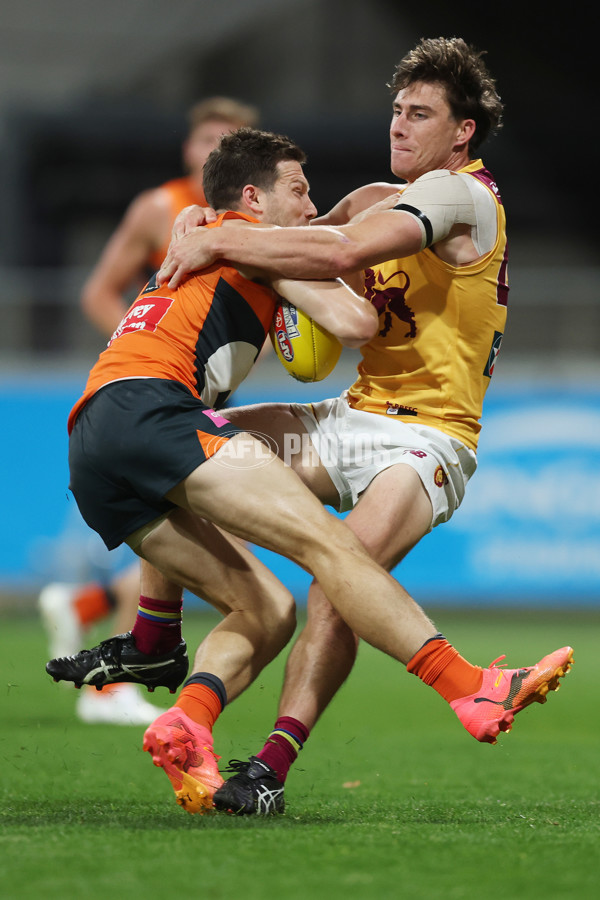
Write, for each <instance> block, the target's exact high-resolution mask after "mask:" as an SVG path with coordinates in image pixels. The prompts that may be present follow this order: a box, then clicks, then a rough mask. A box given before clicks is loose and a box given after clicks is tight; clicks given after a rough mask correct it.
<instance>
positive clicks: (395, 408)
mask: <svg viewBox="0 0 600 900" xmlns="http://www.w3.org/2000/svg"><path fill="white" fill-rule="evenodd" d="M460 171H461V172H464V173H468V174H469V175H471V176H472V177H473V178H477V179H478V180H479V181H480V182H481V183H482V184H483V185H484V186H485V187H486V188H487V190H489V191H490V192H491V194H492V196H493V198H494V202H495V209H496V221H497V232H496V242H495V244H494V246H493V247H492V249H491V250H490V251H489V252H488V253H486V254H485V255H484V256H482V257H481V259H479V260H477V262H474V263H471V264H468V265H463V266H451V265H449V264H448V263H446V262H443V261H442V260H441V259H440V258H439V257H438V256H436V254H435V252H434V251H433V250H431V249H425V250H422V251H421V252H420V253H417V254H415V255H414V256H410V257H406V258H404V259H395V260H389V261H387V262H385V263H383V264H382V265H378V266H375V267H373V268H372V269H367V271H366V277H365V292H366V296H367V297H368V298H369V299H370V300H371V302H372V303H373V304H374V306H375V307H376V309H377V311H378V313H379V333H378V334H377V335H376V336H375V337H374V338H373V340H371V341H369V343H368V344H366V345H364V346H363V347H361V353H362V356H363V359H362V362H361V363H360V364H359V366H358V379H357V381H356V382H355V384H354V385H353V386H352V387H351V388H350V390H349V392H348V402H349V404H350V406H351V407H353V408H354V409H361V410H366V411H368V412H374V413H380V414H381V415H387V416H395V417H397V418H398V419H401V420H402V421H404V422H409V423H411V422H412V423H415V424H420V425H429V426H432V427H434V428H438V429H439V430H440V431H443V432H445V433H446V434H448V435H450V436H451V437H455V438H458V439H459V440H460V441H462V442H463V443H464V444H466V445H467V446H468V447H470V448H472V449H473V450H475V449H476V448H477V439H478V436H479V431H480V428H481V426H480V423H479V420H480V418H481V413H482V407H483V398H484V395H485V392H486V390H487V387H488V384H489V382H490V378H491V376H492V372H493V369H494V363H495V359H496V356H497V354H498V352H499V349H500V343H501V341H502V336H503V333H504V327H505V322H506V307H507V295H508V283H507V245H506V220H505V215H504V209H503V206H502V201H501V199H500V196H499V194H498V190H497V188H496V185H495V183H494V181H493V180H492V177H491V175H490V173H489V172H488V171H487V170H486V169H485V168H484V167H483V164H482V162H481V160H475V161H473V162H471V163H470V164H469V165H468V166H466V167H465V168H464V169H461V170H460Z"/></svg>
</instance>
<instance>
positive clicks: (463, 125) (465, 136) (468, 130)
mask: <svg viewBox="0 0 600 900" xmlns="http://www.w3.org/2000/svg"><path fill="white" fill-rule="evenodd" d="M476 128H477V125H476V123H475V120H474V119H463V120H462V121H461V122H459V125H458V133H457V135H456V147H457V148H458V147H464V146H465V144H468V143H469V141H470V140H471V138H472V137H473V135H474V134H475V130H476Z"/></svg>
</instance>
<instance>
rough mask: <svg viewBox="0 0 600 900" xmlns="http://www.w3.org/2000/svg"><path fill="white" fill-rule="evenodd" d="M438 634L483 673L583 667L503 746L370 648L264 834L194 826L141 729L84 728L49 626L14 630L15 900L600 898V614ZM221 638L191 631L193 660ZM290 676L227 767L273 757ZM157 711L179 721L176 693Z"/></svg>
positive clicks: (8, 679) (223, 740) (250, 697)
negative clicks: (259, 754)
mask: <svg viewBox="0 0 600 900" xmlns="http://www.w3.org/2000/svg"><path fill="white" fill-rule="evenodd" d="M436 621H437V624H438V626H439V627H440V628H441V630H443V631H444V632H445V634H446V635H447V637H448V638H449V639H450V640H451V641H453V643H455V645H456V646H457V647H458V648H459V649H460V650H461V651H462V652H463V653H464V654H465V655H467V656H468V657H469V658H470V659H471V660H472V661H473V662H478V663H480V664H482V665H487V664H489V663H490V662H491V661H492V659H494V658H495V657H497V656H498V655H499V654H501V653H503V652H506V653H507V655H508V659H507V663H508V665H509V666H515V665H526V664H531V663H533V662H535V661H536V660H537V659H538V658H540V657H541V656H542V655H544V654H545V653H547V652H549V651H550V650H553V649H555V648H556V647H559V646H562V645H564V644H566V643H570V644H572V645H573V646H574V648H575V659H576V665H575V666H574V667H573V670H572V671H571V673H570V674H569V675H568V676H567V678H566V679H565V680H564V681H563V687H562V689H561V690H560V692H559V693H558V694H552V695H550V698H549V701H548V703H547V704H546V705H544V706H539V705H538V704H534V705H533V706H532V707H530V708H529V709H527V710H525V711H524V712H523V713H521V714H520V715H519V716H518V718H517V719H516V722H515V727H514V729H513V731H512V733H511V734H508V735H502V736H501V738H500V742H499V744H498V745H497V746H495V747H492V746H489V745H482V744H478V743H477V742H476V741H474V740H473V738H471V737H470V736H469V735H468V734H467V732H466V731H464V730H463V729H462V727H461V726H460V724H459V722H458V720H457V719H456V717H455V716H454V714H453V713H452V711H451V710H450V709H449V707H448V706H447V705H446V704H445V703H444V702H443V701H442V700H441V699H440V698H439V697H438V696H437V694H435V693H434V692H433V691H432V690H430V689H429V688H427V687H425V686H424V685H422V684H421V683H420V682H419V681H418V680H417V679H416V678H414V677H412V676H409V675H407V674H406V672H405V671H404V669H403V667H401V666H400V665H399V664H397V663H394V662H393V661H392V660H390V659H388V658H386V657H384V656H382V655H381V654H379V653H377V652H376V651H374V650H373V649H372V648H370V647H367V646H363V647H362V650H361V653H360V657H359V660H358V663H357V666H356V668H355V670H354V672H353V674H352V676H351V678H350V680H349V681H348V683H347V685H346V686H345V687H344V689H343V690H342V692H341V693H340V694H339V696H338V697H337V698H336V700H335V702H334V704H333V705H332V707H331V708H330V709H329V710H328V712H327V713H326V715H325V716H324V717H323V720H322V721H321V722H320V723H319V724H318V725H317V727H316V728H315V730H314V732H313V734H312V736H311V739H310V741H309V742H308V743H307V746H306V748H305V750H304V751H303V753H302V755H301V758H300V759H299V760H298V763H297V764H296V767H295V769H294V770H293V771H292V773H291V774H290V777H289V779H288V783H287V787H286V798H287V813H286V815H285V816H283V817H279V818H276V819H269V820H261V819H252V818H246V819H236V818H233V817H229V816H226V815H217V814H215V815H211V816H204V817H200V816H190V815H188V814H186V813H185V812H183V811H182V810H181V809H179V807H177V806H176V805H175V803H174V800H173V795H172V791H171V788H170V785H169V782H168V780H167V778H166V776H165V775H164V773H163V772H162V771H160V770H159V769H156V768H155V767H154V766H153V765H152V763H151V760H150V758H149V756H148V754H144V753H142V752H141V739H142V733H143V729H142V728H137V727H117V726H106V725H102V726H100V725H96V726H92V725H83V724H81V723H79V722H78V721H77V720H76V718H75V716H74V713H73V700H74V696H73V694H74V692H73V691H72V690H70V689H67V688H64V687H63V686H59V685H57V684H54V683H53V682H52V681H51V679H50V678H49V677H48V676H47V675H46V674H45V672H44V663H45V661H46V653H47V651H46V643H45V639H44V635H43V633H42V630H41V626H40V625H39V623H38V622H37V620H35V619H31V618H14V617H10V618H6V617H4V618H3V619H0V628H1V631H2V656H1V670H2V679H1V685H0V711H1V719H0V722H1V725H0V748H1V750H0V756H1V768H0V793H1V798H2V802H1V804H0V897H1V898H2V900H30V898H31V900H34V898H35V900H39V898H44V900H46V898H47V900H54V898H56V900H58V898H60V900H63V898H64V900H67V898H68V900H79V898H84V897H85V898H89V900H96V898H98V900H99V898H103V900H106V898H107V897H110V898H113V900H122V898H126V900H129V898H133V897H138V896H140V897H144V898H146V900H154V898H161V900H162V898H165V900H167V898H169V900H171V898H172V897H174V896H186V897H187V896H190V897H199V898H207V900H213V898H215V900H218V898H227V900H229V898H238V897H239V898H242V900H258V898H265V897H285V898H286V900H295V898H306V897H310V898H315V900H320V898H331V900H333V898H337V897H340V896H343V897H344V898H347V900H353V898H371V897H373V898H375V897H380V898H396V897H398V898H400V897H403V898H404V897H406V898H413V900H421V898H423V900H437V898H444V900H455V898H469V900H470V898H478V897H489V898H492V897H495V896H496V895H499V896H502V897H504V898H506V900H511V898H519V900H520V898H523V900H537V898H540V900H541V898H545V900H554V898H556V900H558V898H561V900H563V898H565V897H571V898H573V900H582V898H584V900H587V898H588V897H589V898H591V897H595V896H597V893H598V887H597V881H598V876H599V872H600V850H599V847H600V791H599V784H600V775H599V769H600V766H599V737H600V720H599V704H598V693H597V692H598V688H597V683H596V682H597V675H596V674H595V673H596V671H597V670H595V669H594V668H593V667H594V665H595V664H596V662H597V635H598V625H599V624H600V615H599V614H598V613H596V614H591V613H589V614H579V615H577V614H574V613H568V612H566V611H565V613H564V614H563V615H560V616H558V615H555V616H552V617H550V618H549V617H547V616H543V615H542V614H532V613H530V614H528V615H521V616H518V615H512V616H508V615H507V614H495V613H492V612H487V613H481V612H478V613H469V614H467V613H462V614H459V613H450V612H448V611H445V612H443V613H439V615H437V616H436ZM213 622H214V619H212V618H211V616H209V615H208V614H202V613H196V614H193V613H190V614H188V615H187V617H186V619H185V621H184V626H185V636H186V639H187V640H188V644H189V645H190V646H191V647H195V645H196V643H197V642H198V641H199V640H200V638H201V637H202V635H203V634H204V633H205V632H206V630H207V629H208V628H209V627H210V626H211V623H213ZM101 636H102V635H101ZM283 659H284V655H282V657H281V658H280V659H279V660H277V661H276V662H275V663H274V664H272V665H271V666H270V667H269V669H268V670H267V671H266V672H264V673H263V675H262V676H261V677H260V678H259V679H258V681H257V682H256V684H255V685H254V686H253V687H252V689H251V690H250V691H249V692H248V693H247V694H246V695H245V696H243V697H242V698H240V699H239V700H238V701H236V702H235V703H233V704H232V705H231V706H230V707H228V708H227V709H226V710H225V712H224V714H223V715H222V717H221V719H220V720H219V722H218V723H217V726H216V729H215V749H216V750H217V752H218V753H220V754H221V755H222V757H223V762H226V761H227V760H228V759H229V758H230V757H238V758H244V757H245V756H247V755H248V754H250V753H252V752H256V751H257V750H258V749H259V748H260V746H261V745H262V739H263V737H264V736H265V735H266V733H268V731H269V729H270V727H271V725H272V722H273V720H274V714H275V705H276V696H277V693H278V687H279V684H280V681H281V676H282V667H283ZM154 698H155V702H159V703H161V704H163V705H164V706H168V705H169V698H170V695H169V694H168V693H167V692H166V690H163V689H160V690H158V691H157V692H156V694H155V695H154Z"/></svg>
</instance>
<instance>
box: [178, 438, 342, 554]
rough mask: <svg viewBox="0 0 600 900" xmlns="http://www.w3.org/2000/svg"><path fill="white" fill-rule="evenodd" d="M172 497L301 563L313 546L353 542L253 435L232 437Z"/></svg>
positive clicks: (181, 484) (244, 537)
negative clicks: (334, 542) (335, 542)
mask: <svg viewBox="0 0 600 900" xmlns="http://www.w3.org/2000/svg"><path fill="white" fill-rule="evenodd" d="M167 498H168V499H169V500H171V501H172V502H173V503H175V504H176V505H177V506H181V507H183V508H184V509H189V510H191V511H192V512H193V513H194V514H195V515H198V516H201V517H205V518H207V519H209V520H210V521H211V522H214V523H215V524H217V525H218V526H219V527H221V528H223V529H225V531H227V532H230V533H232V534H235V535H237V536H238V537H241V538H242V539H243V540H246V541H252V542H253V543H256V544H259V545H260V546H262V547H266V548H267V549H269V550H274V551H275V552H276V553H282V554H283V555H285V556H289V557H290V558H291V559H294V560H296V561H298V562H300V564H301V565H304V564H305V562H306V557H305V552H307V551H309V548H312V549H313V550H316V549H317V548H318V547H319V546H320V545H323V546H325V545H326V544H328V543H329V544H331V543H332V542H333V541H334V540H335V536H336V535H337V543H338V545H339V546H340V548H341V546H342V545H344V546H345V547H347V548H348V549H349V548H350V546H351V545H352V544H353V541H352V540H351V537H350V535H349V534H347V532H346V531H345V529H342V531H340V529H339V528H338V527H337V526H336V523H335V522H334V520H333V518H332V517H331V516H330V515H329V514H328V513H326V512H325V510H324V509H323V507H322V506H321V504H320V503H319V501H318V500H317V499H316V497H314V496H313V495H312V494H311V493H310V491H309V490H307V488H306V487H305V486H304V485H303V484H302V482H301V480H300V479H299V478H298V476H297V475H296V474H295V473H294V472H293V471H292V470H291V469H290V468H289V467H288V466H286V465H284V463H283V462H282V461H281V460H280V459H279V458H278V457H277V456H275V455H274V454H273V453H271V452H270V451H269V450H268V448H266V447H265V446H264V444H262V443H260V442H259V441H257V440H256V439H255V438H253V437H252V435H251V434H245V433H242V434H237V435H235V437H233V438H231V440H229V441H228V442H227V444H226V445H224V446H223V447H222V448H221V449H220V450H219V451H218V452H217V453H216V454H215V455H214V456H212V457H211V458H210V459H209V460H207V461H206V462H205V463H203V464H202V465H200V466H198V467H197V468H196V469H195V470H194V471H193V472H192V473H191V474H190V475H188V477H187V478H185V479H184V480H183V481H182V482H181V483H180V484H179V485H177V486H176V487H175V488H173V489H172V490H171V491H169V492H168V493H167ZM342 532H343V533H344V534H345V535H346V536H345V539H344V537H343V534H342Z"/></svg>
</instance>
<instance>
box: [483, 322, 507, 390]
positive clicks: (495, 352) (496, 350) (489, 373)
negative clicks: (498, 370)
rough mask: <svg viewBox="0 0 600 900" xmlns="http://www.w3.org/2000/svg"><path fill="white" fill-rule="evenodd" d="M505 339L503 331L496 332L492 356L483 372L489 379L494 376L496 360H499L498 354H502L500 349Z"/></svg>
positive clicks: (489, 357)
mask: <svg viewBox="0 0 600 900" xmlns="http://www.w3.org/2000/svg"><path fill="white" fill-rule="evenodd" d="M503 337H504V335H503V334H502V332H501V331H495V332H494V340H493V341H492V348H491V350H490V355H489V356H488V361H487V363H486V366H485V369H484V370H483V374H484V375H485V376H487V377H488V378H491V377H492V375H493V374H494V366H495V365H496V359H497V358H498V354H499V353H500V347H501V345H502V338H503Z"/></svg>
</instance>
